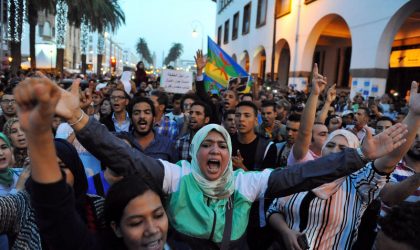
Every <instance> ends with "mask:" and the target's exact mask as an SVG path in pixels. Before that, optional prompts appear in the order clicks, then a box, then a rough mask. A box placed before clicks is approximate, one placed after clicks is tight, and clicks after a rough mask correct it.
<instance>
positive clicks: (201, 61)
mask: <svg viewBox="0 0 420 250" xmlns="http://www.w3.org/2000/svg"><path fill="white" fill-rule="evenodd" d="M195 60H196V64H197V72H196V75H195V83H194V88H193V90H191V91H189V92H187V93H185V94H173V93H167V92H166V91H165V89H164V88H162V87H159V82H158V79H156V78H153V77H150V76H148V75H147V74H146V72H145V69H144V64H143V63H142V62H139V63H138V64H137V70H136V72H135V74H134V79H133V80H132V81H130V80H127V78H126V77H125V76H124V74H123V76H121V77H120V78H118V77H117V78H111V79H99V78H97V77H96V76H91V77H87V76H80V75H76V76H74V77H72V79H71V83H70V82H69V81H67V82H66V81H59V80H57V79H55V78H53V77H50V76H48V75H47V76H46V75H44V74H42V73H41V72H36V73H32V72H29V73H26V74H25V73H22V74H20V75H19V76H13V77H12V76H10V77H8V78H3V80H2V87H3V91H2V93H1V99H0V100H1V101H0V106H1V110H2V115H1V116H0V131H2V132H1V133H0V249H8V248H9V249H223V250H227V249H292V250H304V249H340V250H341V249H378V250H385V249H419V247H420V239H419V237H418V235H420V199H419V197H420V193H419V192H420V189H419V187H420V165H419V160H420V130H419V128H420V126H419V125H420V94H418V83H417V82H413V83H412V87H411V91H410V95H409V96H408V97H407V99H400V98H396V97H395V96H390V95H388V94H385V95H383V96H382V97H381V98H372V97H369V98H367V99H366V100H365V98H364V97H363V96H362V95H361V94H356V95H355V96H354V97H353V98H350V96H349V93H347V92H345V91H342V92H339V93H338V90H337V89H336V86H335V85H334V84H330V83H329V82H328V79H327V77H325V76H323V75H321V74H320V73H319V72H318V68H317V65H316V64H315V65H314V68H313V72H312V76H311V86H310V88H309V89H308V91H307V93H304V92H297V91H294V90H293V89H288V90H284V89H283V90H281V91H278V92H277V93H274V92H270V91H264V90H260V91H258V89H257V88H253V91H252V92H251V93H240V92H239V91H237V89H238V86H237V84H232V85H231V86H228V87H227V88H226V89H223V90H221V91H220V93H219V94H214V93H213V92H211V93H210V92H207V91H206V88H205V86H204V85H205V84H204V81H203V69H204V67H205V65H206V58H205V57H204V56H203V54H202V52H200V51H199V52H197V54H196V57H195ZM81 78H82V79H81ZM83 78H84V79H83Z"/></svg>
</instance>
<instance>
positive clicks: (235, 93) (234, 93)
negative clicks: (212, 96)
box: [223, 89, 239, 101]
mask: <svg viewBox="0 0 420 250" xmlns="http://www.w3.org/2000/svg"><path fill="white" fill-rule="evenodd" d="M227 91H232V93H233V95H234V96H235V99H236V100H237V101H238V100H239V95H238V92H236V91H233V90H231V89H227V90H226V91H225V92H224V93H223V94H225V93H226V92H227Z"/></svg>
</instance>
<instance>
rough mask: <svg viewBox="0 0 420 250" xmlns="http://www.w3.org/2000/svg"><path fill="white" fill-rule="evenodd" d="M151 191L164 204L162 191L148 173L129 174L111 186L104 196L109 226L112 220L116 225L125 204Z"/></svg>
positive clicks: (106, 218)
mask: <svg viewBox="0 0 420 250" xmlns="http://www.w3.org/2000/svg"><path fill="white" fill-rule="evenodd" d="M149 190H150V191H152V192H154V193H155V194H156V195H158V196H159V197H160V200H161V202H162V205H163V206H164V205H165V199H164V195H163V192H162V190H161V189H160V188H158V186H157V185H156V183H155V182H154V180H153V179H152V178H151V177H150V175H147V176H145V175H140V174H135V175H130V176H127V177H124V178H123V179H122V180H121V181H119V182H117V183H115V184H114V185H112V186H111V188H110V189H109V191H108V194H107V195H106V198H105V204H104V213H105V220H106V223H107V225H108V226H109V225H110V223H111V222H112V221H114V222H115V223H116V224H117V225H118V226H119V223H120V221H121V218H122V215H123V213H124V208H125V207H126V206H127V204H128V203H129V202H130V201H131V200H132V199H134V198H136V197H137V196H139V195H142V194H144V193H145V192H147V191H149Z"/></svg>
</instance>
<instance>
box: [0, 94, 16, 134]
mask: <svg viewBox="0 0 420 250" xmlns="http://www.w3.org/2000/svg"><path fill="white" fill-rule="evenodd" d="M0 106H1V110H2V111H3V115H1V116H0V131H1V132H3V126H4V124H5V123H6V121H7V120H9V119H10V118H12V117H16V102H15V97H14V96H13V89H12V88H10V87H9V88H6V89H5V90H4V94H3V96H2V98H1V101H0Z"/></svg>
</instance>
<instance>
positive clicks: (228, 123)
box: [223, 110, 236, 137]
mask: <svg viewBox="0 0 420 250" xmlns="http://www.w3.org/2000/svg"><path fill="white" fill-rule="evenodd" d="M223 127H224V128H225V129H226V130H227V131H228V132H229V134H230V136H231V137H233V136H236V126H235V110H228V111H227V112H226V113H224V114H223Z"/></svg>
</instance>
